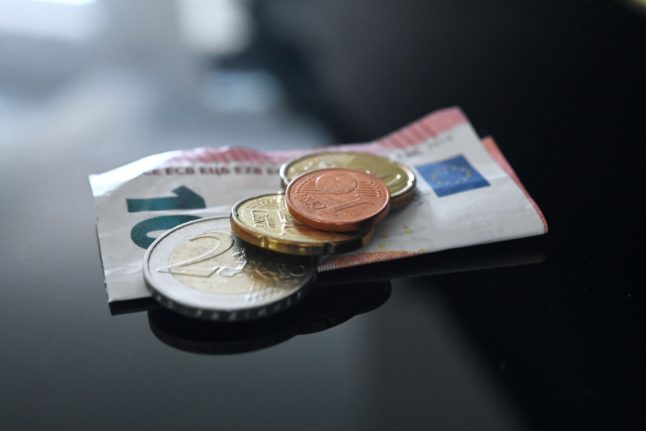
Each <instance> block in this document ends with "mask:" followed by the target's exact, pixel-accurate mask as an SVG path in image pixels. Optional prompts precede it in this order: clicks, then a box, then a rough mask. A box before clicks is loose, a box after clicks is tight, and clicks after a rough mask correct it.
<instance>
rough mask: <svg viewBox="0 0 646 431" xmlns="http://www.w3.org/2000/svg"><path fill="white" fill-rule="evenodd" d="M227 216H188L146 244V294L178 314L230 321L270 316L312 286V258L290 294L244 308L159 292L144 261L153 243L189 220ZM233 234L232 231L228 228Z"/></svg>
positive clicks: (150, 253)
mask: <svg viewBox="0 0 646 431" xmlns="http://www.w3.org/2000/svg"><path fill="white" fill-rule="evenodd" d="M227 218H229V217H227V216H216V217H204V218H200V219H197V220H191V221H189V222H186V223H182V224H180V225H177V226H175V227H174V228H172V229H169V230H167V231H166V232H164V233H163V234H161V235H160V236H159V237H157V238H156V239H155V241H153V242H152V244H150V246H149V247H148V248H147V249H146V253H145V254H144V258H143V262H142V263H143V278H144V284H145V286H146V290H148V292H149V293H150V295H151V296H152V297H153V298H154V299H155V300H156V301H157V302H159V303H160V304H161V305H162V306H164V307H166V308H168V309H170V310H172V311H175V312H178V313H180V314H183V315H185V316H188V317H193V318H198V319H201V320H208V321H225V322H234V321H247V320H255V319H259V318H263V317H267V316H271V315H273V314H275V313H277V312H279V311H282V310H284V309H287V308H289V307H291V306H293V305H294V304H296V303H297V302H299V301H300V300H301V299H302V297H304V296H305V294H306V293H307V292H308V291H309V290H310V289H311V288H312V286H313V285H314V284H315V282H316V275H317V262H316V261H315V260H314V259H312V271H311V272H310V276H309V278H308V279H307V280H306V281H305V283H303V285H302V286H301V287H300V288H298V289H296V290H295V291H294V292H293V293H291V294H290V295H288V296H286V297H283V298H280V299H278V300H276V301H272V302H269V303H265V304H262V305H260V306H256V307H245V308H224V307H223V308H209V307H203V308H200V307H196V306H194V305H191V304H185V303H182V302H178V301H177V300H175V299H173V298H170V297H169V296H168V295H166V294H164V293H162V292H161V291H160V290H159V289H158V287H157V286H156V283H155V281H154V279H153V275H152V273H151V272H150V267H149V265H148V263H149V260H150V256H151V255H152V253H153V251H154V249H155V248H156V247H157V245H158V244H159V243H160V242H161V241H163V240H164V238H166V237H168V236H170V235H171V234H172V233H174V232H175V231H176V230H180V229H182V228H184V227H186V226H187V225H191V224H196V223H203V222H208V221H213V220H226V219H227ZM231 233H232V234H233V232H231ZM186 289H189V290H191V288H190V287H188V286H186Z"/></svg>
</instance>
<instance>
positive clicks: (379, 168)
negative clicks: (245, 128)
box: [280, 151, 416, 208]
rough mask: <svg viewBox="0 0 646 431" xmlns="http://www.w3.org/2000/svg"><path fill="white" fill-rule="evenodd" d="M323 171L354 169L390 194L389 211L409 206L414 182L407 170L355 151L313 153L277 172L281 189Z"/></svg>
mask: <svg viewBox="0 0 646 431" xmlns="http://www.w3.org/2000/svg"><path fill="white" fill-rule="evenodd" d="M325 168H350V169H357V170H361V171H364V172H366V173H368V174H372V175H375V176H377V177H379V178H380V179H381V180H382V181H383V182H384V183H385V184H386V186H387V187H388V190H389V191H390V198H391V206H392V207H393V208H397V207H400V206H403V205H405V204H406V203H407V202H409V201H410V199H411V198H412V195H413V192H414V191H415V183H416V178H415V174H414V172H413V171H412V170H411V169H410V168H408V167H407V166H405V165H403V164H401V163H399V162H396V161H394V160H390V159H387V158H385V157H381V156H377V155H374V154H369V153H361V152H356V151H330V152H323V153H314V154H308V155H306V156H303V157H300V158H298V159H294V160H290V161H289V162H286V163H285V164H283V166H281V169H280V176H281V180H282V183H283V187H287V185H288V184H289V182H290V181H291V180H292V179H294V178H296V177H297V176H299V175H301V174H303V173H304V172H309V171H313V170H317V169H325Z"/></svg>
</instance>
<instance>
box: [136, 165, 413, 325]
mask: <svg viewBox="0 0 646 431" xmlns="http://www.w3.org/2000/svg"><path fill="white" fill-rule="evenodd" d="M280 176H281V183H282V185H283V187H285V191H284V193H283V192H280V193H273V194H265V195H260V196H255V197H250V198H248V199H243V200H241V201H240V202H238V203H236V204H235V205H234V206H233V208H232V209H231V215H230V217H229V219H228V220H227V219H226V218H209V219H201V220H196V221H193V222H189V223H186V224H183V225H180V226H178V227H176V228H175V229H172V230H170V231H168V232H166V233H165V234H163V235H161V236H160V237H159V238H158V239H157V240H156V241H155V242H153V244H152V245H151V246H150V248H149V249H148V251H147V252H146V255H145V257H144V277H145V280H146V284H147V286H148V289H149V291H150V292H151V294H152V295H153V297H154V298H156V299H157V300H158V301H159V302H160V303H161V304H162V305H165V306H166V307H168V308H171V309H173V310H175V311H178V312H180V313H183V314H186V315H189V316H192V317H197V318H202V319H207V320H221V321H239V320H249V319H255V318H259V317H263V316H268V315H271V314H273V313H276V312H278V311H281V310H283V309H285V308H287V307H289V306H291V305H292V304H294V303H296V302H297V301H298V300H299V299H300V298H301V297H302V296H303V295H304V294H305V293H306V291H307V289H308V288H309V287H311V285H312V284H313V281H314V279H315V275H316V258H317V257H318V256H322V255H330V254H338V253H344V252H348V251H352V250H356V249H358V248H361V247H362V246H364V245H366V244H367V243H368V242H369V241H370V239H371V238H372V235H373V231H374V227H375V225H376V224H377V223H378V222H379V221H381V220H383V219H384V217H386V215H387V214H388V212H389V211H390V209H391V208H399V207H402V206H403V205H405V204H406V203H408V202H409V201H410V200H411V198H412V196H413V194H414V192H415V174H414V173H413V171H412V170H411V169H410V168H408V167H406V166H404V165H402V164H401V163H398V162H395V161H392V160H389V159H386V158H383V157H379V156H375V155H371V154H367V153H358V152H329V153H317V154H310V155H307V156H305V157H302V158H299V159H295V160H291V161H289V162H287V163H285V164H284V165H283V166H282V167H281V169H280Z"/></svg>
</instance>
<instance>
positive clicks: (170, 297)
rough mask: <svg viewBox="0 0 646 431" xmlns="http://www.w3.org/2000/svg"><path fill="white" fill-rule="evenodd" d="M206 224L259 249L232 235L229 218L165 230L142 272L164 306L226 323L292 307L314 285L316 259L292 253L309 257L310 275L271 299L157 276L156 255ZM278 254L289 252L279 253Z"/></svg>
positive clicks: (150, 249) (237, 242) (240, 243)
mask: <svg viewBox="0 0 646 431" xmlns="http://www.w3.org/2000/svg"><path fill="white" fill-rule="evenodd" d="M204 223H211V224H213V223H216V224H217V225H218V226H217V227H211V228H210V229H202V230H201V231H202V232H205V231H206V232H209V231H211V230H213V229H217V230H223V231H226V232H228V234H229V235H231V237H232V238H233V241H234V245H233V247H236V246H242V247H245V248H249V247H251V248H255V249H256V250H260V249H259V248H257V247H254V246H251V245H248V244H246V243H244V242H243V241H241V240H239V239H238V238H236V237H235V236H233V233H232V232H231V227H230V224H229V217H209V218H203V219H199V220H193V221H190V222H187V223H183V224H181V225H179V226H176V227H175V228H173V229H171V230H169V231H167V232H164V233H163V234H162V235H160V236H159V237H158V238H157V239H156V240H155V241H154V242H153V243H152V244H151V245H150V247H148V250H146V253H145V255H144V260H143V273H144V280H145V283H146V288H147V289H148V291H149V292H150V294H151V296H152V297H153V298H154V299H155V300H157V301H158V302H159V303H160V304H161V305H163V306H164V307H166V308H168V309H170V310H173V311H175V312H178V313H181V314H184V315H186V316H189V317H195V318H199V319H202V320H211V321H225V322H234V321H243V320H252V319H258V318H261V317H266V316H269V315H272V314H274V313H277V312H279V311H282V310H285V309H287V308H289V307H290V306H292V305H294V304H295V303H297V302H298V301H299V300H300V299H301V298H302V297H303V296H304V295H305V293H307V291H308V290H309V288H310V287H311V286H312V285H313V284H314V279H315V278H316V260H315V259H313V258H307V257H303V256H298V257H297V256H293V258H294V259H295V260H303V261H305V262H307V261H308V260H309V265H310V267H309V274H307V277H306V280H305V281H304V283H303V284H302V285H301V286H300V287H298V288H294V289H291V290H290V291H289V292H286V294H284V295H281V296H279V297H274V298H271V300H266V299H265V300H260V301H255V302H253V301H252V302H249V301H248V300H244V299H236V298H234V297H236V296H241V295H242V294H241V295H237V294H215V293H208V292H203V291H200V290H197V289H194V288H191V287H188V286H186V285H184V284H182V283H180V282H179V281H178V280H176V279H175V278H174V276H173V275H172V274H170V273H163V276H162V277H160V276H159V275H158V274H159V273H160V271H152V270H151V267H150V263H151V260H155V258H156V256H155V254H157V253H160V252H162V253H167V255H170V253H172V252H173V251H174V250H175V247H176V246H177V245H178V244H180V242H181V241H185V240H187V239H188V238H189V237H191V236H193V235H191V233H192V234H196V233H197V232H200V229H195V228H196V227H197V226H198V225H200V224H204ZM261 252H264V253H273V252H269V251H265V250H261ZM277 256H286V255H280V254H277ZM283 258H285V257H283ZM288 258H289V257H288Z"/></svg>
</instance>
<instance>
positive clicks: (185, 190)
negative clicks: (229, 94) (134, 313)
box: [89, 108, 547, 302]
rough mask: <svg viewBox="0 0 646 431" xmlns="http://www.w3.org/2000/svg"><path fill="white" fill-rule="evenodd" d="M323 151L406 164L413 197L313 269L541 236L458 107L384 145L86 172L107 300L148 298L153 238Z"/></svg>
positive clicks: (533, 210) (498, 159) (535, 216)
mask: <svg viewBox="0 0 646 431" xmlns="http://www.w3.org/2000/svg"><path fill="white" fill-rule="evenodd" d="M320 151H364V152H369V153H373V154H378V155H381V156H384V157H388V158H390V159H393V160H397V161H399V162H402V163H404V164H406V165H408V166H409V167H411V168H412V169H413V170H414V172H415V173H416V175H417V190H416V193H415V196H414V198H413V200H412V201H411V202H410V203H409V204H408V205H406V206H405V207H403V208H400V209H397V210H394V211H392V212H391V213H390V214H389V216H388V217H387V218H386V219H385V220H384V221H382V222H381V223H380V224H379V225H378V226H377V228H376V231H375V235H374V237H373V239H372V241H371V242H370V244H368V245H367V246H365V247H363V248H362V249H360V250H357V251H354V252H351V253H345V254H340V255H334V256H326V257H324V258H321V259H320V260H319V271H333V270H335V269H339V268H346V267H350V266H357V265H365V264H370V263H375V262H384V261H391V260H396V259H401V258H405V257H409V256H415V255H419V254H425V253H432V252H436V251H440V250H446V249H452V248H458V247H466V246H470V245H476V244H484V243H491V242H497V241H504V240H510V239H515V238H522V237H528V236H534V235H541V234H543V233H545V232H547V222H546V220H545V217H544V216H543V214H542V213H541V211H540V209H539V207H538V205H537V204H536V203H535V202H534V200H533V199H532V198H531V196H530V195H529V193H528V192H527V190H526V189H525V188H524V187H523V185H522V183H521V182H520V180H519V178H518V176H517V175H516V173H515V172H514V171H513V169H512V168H511V166H510V165H509V164H508V163H507V161H506V160H505V158H504V156H503V154H502V153H501V152H500V150H499V148H498V146H497V145H496V143H495V142H494V140H493V139H492V138H490V137H486V138H484V139H480V138H479V137H478V136H477V134H476V133H475V131H474V129H473V128H472V126H471V124H470V123H469V121H468V119H467V118H466V116H465V115H464V114H463V112H462V111H461V110H460V109H458V108H447V109H443V110H439V111H436V112H433V113H431V114H429V115H427V116H425V117H423V118H422V119H420V120H418V121H415V122H414V123H412V124H410V125H408V126H406V127H404V128H402V129H400V130H398V131H396V132H393V133H391V134H389V135H387V136H385V137H383V138H381V139H378V140H375V141H372V142H367V143H361V144H345V145H333V146H326V147H322V148H314V149H312V148H309V149H303V150H285V151H280V150H279V151H263V150H258V149H251V148H240V147H235V146H220V147H202V148H195V149H192V150H182V151H171V152H165V153H161V154H155V155H152V156H149V157H146V158H143V159H140V160H137V161H135V162H132V163H129V164H127V165H125V166H122V167H118V168H116V169H113V170H111V171H108V172H105V173H102V174H96V175H90V177H89V179H90V184H91V187H92V192H93V195H94V199H95V204H96V215H97V234H98V239H99V246H100V250H101V258H102V261H103V269H104V273H105V281H106V289H107V294H108V300H109V301H110V302H114V301H123V300H130V299H137V298H144V297H147V296H148V292H147V290H146V288H145V285H144V281H143V276H142V258H143V255H144V253H145V251H146V248H147V247H148V246H149V245H150V244H151V243H152V242H153V241H154V239H155V237H157V236H158V235H159V234H161V233H162V232H164V231H165V230H168V229H171V228H173V227H175V226H177V225H179V224H181V223H184V222H188V221H191V220H195V219H197V218H201V217H210V216H226V215H228V214H229V212H230V210H231V206H232V205H233V204H234V203H235V202H237V201H238V200H241V199H244V198H248V197H251V196H255V195H259V194H263V193H271V192H275V191H278V190H280V189H281V186H280V178H279V175H278V171H279V168H280V165H281V164H282V163H284V162H285V161H288V160H290V159H292V158H294V157H298V156H302V155H304V154H307V153H309V152H320Z"/></svg>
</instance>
